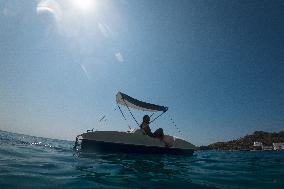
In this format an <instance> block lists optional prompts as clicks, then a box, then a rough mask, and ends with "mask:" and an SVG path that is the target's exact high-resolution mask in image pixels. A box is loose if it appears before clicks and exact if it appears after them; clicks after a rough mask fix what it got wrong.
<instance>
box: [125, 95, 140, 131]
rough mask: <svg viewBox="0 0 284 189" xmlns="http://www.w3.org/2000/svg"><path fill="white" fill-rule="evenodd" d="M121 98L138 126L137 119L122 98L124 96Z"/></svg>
mask: <svg viewBox="0 0 284 189" xmlns="http://www.w3.org/2000/svg"><path fill="white" fill-rule="evenodd" d="M122 100H123V102H124V104H125V106H126V107H127V109H128V111H129V113H130V114H131V116H132V118H133V119H134V121H135V122H136V124H137V125H138V126H139V123H138V121H137V120H136V119H135V117H134V115H133V114H132V112H131V111H130V109H129V107H128V105H127V104H126V102H125V100H124V98H122Z"/></svg>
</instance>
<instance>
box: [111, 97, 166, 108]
mask: <svg viewBox="0 0 284 189" xmlns="http://www.w3.org/2000/svg"><path fill="white" fill-rule="evenodd" d="M116 102H117V103H118V104H121V105H124V106H128V107H130V108H134V109H138V110H143V111H149V112H158V111H162V112H166V111H167V110H168V107H165V106H159V105H155V104H150V103H147V102H142V101H140V100H137V99H134V98H132V97H130V96H128V95H126V94H124V93H121V92H118V93H117V94H116Z"/></svg>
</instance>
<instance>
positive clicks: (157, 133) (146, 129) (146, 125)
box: [140, 115, 164, 140]
mask: <svg viewBox="0 0 284 189" xmlns="http://www.w3.org/2000/svg"><path fill="white" fill-rule="evenodd" d="M149 124H150V117H149V116H148V115H144V116H143V122H142V123H141V125H140V128H141V129H142V130H143V131H144V132H145V134H146V135H148V136H150V137H154V138H159V139H160V140H163V138H164V131H163V129H162V128H159V129H157V130H156V131H155V132H154V133H152V131H151V128H150V126H149Z"/></svg>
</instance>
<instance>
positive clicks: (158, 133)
mask: <svg viewBox="0 0 284 189" xmlns="http://www.w3.org/2000/svg"><path fill="white" fill-rule="evenodd" d="M153 135H154V137H156V138H159V139H161V140H162V139H163V137H164V131H163V129H162V128H159V129H157V130H156V131H155V132H154V133H153Z"/></svg>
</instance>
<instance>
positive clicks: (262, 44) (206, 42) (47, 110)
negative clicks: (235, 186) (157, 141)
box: [0, 0, 284, 145]
mask: <svg viewBox="0 0 284 189" xmlns="http://www.w3.org/2000/svg"><path fill="white" fill-rule="evenodd" d="M283 49H284V3H283V1H280V0H279V1H277V0H272V1H268V0H267V1H259V0H258V1H254V0H252V1H237V0H236V1H225V0H224V1H223V0H218V1H217V0H216V1H213V0H208V1H204V0H203V1H197V0H195V1H187V0H184V1H182V0H178V1H166V0H155V1H142V0H139V1H128V0H120V1H114V0H113V1H112V0H104V1H103V0H94V1H92V0H91V1H90V0H85V1H84V3H82V1H81V3H78V1H77V0H33V1H32V0H31V1H17V0H9V1H8V0H7V1H4V0H0V81H1V82H0V98H1V99H0V110H1V111H0V129H1V130H7V131H12V132H19V133H25V134H30V135H36V136H44V137H50V138H59V139H68V140H73V139H74V138H75V136H76V135H77V134H80V133H82V132H84V131H85V130H87V129H91V128H95V129H98V130H127V125H128V124H130V125H131V126H132V127H135V122H134V121H132V120H131V117H130V116H129V114H127V115H128V118H129V119H128V120H127V122H125V121H124V120H123V118H122V117H121V115H120V113H119V111H118V110H117V109H116V103H115V95H116V93H117V92H118V91H122V92H124V93H126V94H128V95H130V96H133V97H135V98H138V99H140V100H144V101H147V102H152V103H156V104H161V105H165V106H169V111H168V113H167V114H165V115H164V116H163V117H162V118H161V119H159V120H158V121H157V122H155V123H154V124H153V125H152V128H153V130H154V129H156V128H158V127H163V128H164V130H165V132H166V133H168V134H173V135H177V136H181V135H180V134H179V132H178V131H177V130H176V129H175V127H174V126H173V124H171V121H170V118H173V119H174V120H175V123H176V125H177V126H178V127H179V129H180V130H181V131H182V136H181V137H183V138H186V139H187V140H189V141H191V142H192V143H194V144H197V145H202V144H209V143H212V142H216V141H226V140H230V139H236V138H239V137H241V136H244V135H246V134H249V133H252V132H253V131H255V130H264V131H270V132H272V131H273V132H274V131H280V130H283V123H284V116H283V115H284V98H283V97H284V52H283ZM124 110H125V112H126V113H127V111H126V109H124ZM134 114H135V116H136V117H137V119H138V120H141V119H142V116H143V114H144V112H138V111H134ZM104 115H105V116H106V118H105V121H103V122H99V120H100V118H101V117H102V116H104Z"/></svg>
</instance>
